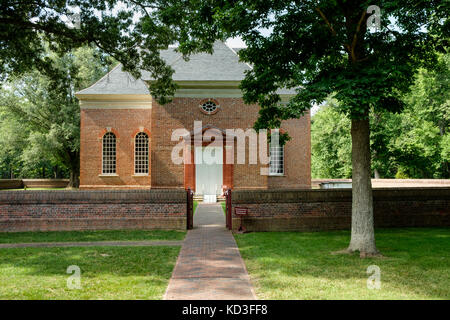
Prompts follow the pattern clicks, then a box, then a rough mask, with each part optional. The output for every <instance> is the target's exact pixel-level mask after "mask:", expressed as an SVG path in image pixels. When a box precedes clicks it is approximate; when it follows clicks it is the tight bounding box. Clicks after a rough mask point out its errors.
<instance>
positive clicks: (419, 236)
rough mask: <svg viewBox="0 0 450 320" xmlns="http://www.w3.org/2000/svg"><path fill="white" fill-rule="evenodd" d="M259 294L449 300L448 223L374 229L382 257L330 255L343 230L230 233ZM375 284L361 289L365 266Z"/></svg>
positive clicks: (344, 237)
mask: <svg viewBox="0 0 450 320" xmlns="http://www.w3.org/2000/svg"><path fill="white" fill-rule="evenodd" d="M235 238H236V240H237V243H238V245H239V249H240V252H241V255H242V257H243V259H244V261H245V263H246V266H247V269H248V272H249V274H250V277H251V279H252V283H253V285H254V286H255V290H256V293H257V296H258V298H260V299H450V228H436V229H413V228H404V229H380V230H377V231H376V238H377V246H378V249H379V250H380V251H381V253H382V254H383V255H384V258H371V259H360V258H359V256H358V255H357V254H355V255H332V254H330V252H333V251H337V250H341V249H344V248H345V247H346V246H347V245H348V241H349V232H347V231H334V232H317V233H301V232H298V233H297V232H267V233H248V234H236V235H235ZM370 265H377V266H379V267H380V270H381V289H380V290H369V289H368V288H367V279H368V277H369V275H368V274H367V267H368V266H370Z"/></svg>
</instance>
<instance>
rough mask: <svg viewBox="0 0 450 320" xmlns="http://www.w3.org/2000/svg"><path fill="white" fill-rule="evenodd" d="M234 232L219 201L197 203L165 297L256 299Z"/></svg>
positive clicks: (170, 298) (178, 298)
mask: <svg viewBox="0 0 450 320" xmlns="http://www.w3.org/2000/svg"><path fill="white" fill-rule="evenodd" d="M255 298H256V297H255V294H254V292H253V288H252V285H251V283H250V279H249V276H248V273H247V270H246V269H245V264H244V261H243V260H242V258H241V255H240V253H239V249H238V247H237V245H236V241H235V240H234V237H233V235H232V234H231V232H230V231H228V230H226V228H225V216H224V214H223V210H222V207H221V206H220V205H218V204H199V206H198V208H197V212H196V214H195V216H194V229H193V230H190V231H188V233H187V236H186V239H185V240H184V243H183V246H182V247H181V252H180V255H179V256H178V260H177V264H176V266H175V269H174V271H173V273H172V278H171V279H170V282H169V286H168V287H167V291H166V293H165V295H164V299H166V300H231V299H249V300H250V299H251V300H252V299H255Z"/></svg>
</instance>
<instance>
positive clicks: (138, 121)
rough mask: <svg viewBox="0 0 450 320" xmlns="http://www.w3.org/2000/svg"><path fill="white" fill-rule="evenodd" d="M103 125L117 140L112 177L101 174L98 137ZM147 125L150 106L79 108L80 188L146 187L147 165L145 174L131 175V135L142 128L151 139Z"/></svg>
mask: <svg viewBox="0 0 450 320" xmlns="http://www.w3.org/2000/svg"><path fill="white" fill-rule="evenodd" d="M107 128H110V129H111V131H112V132H113V133H114V134H116V139H117V140H116V141H117V142H116V155H117V156H116V161H117V162H116V164H117V169H116V173H117V175H116V176H103V175H102V137H103V135H104V134H105V132H106V130H107ZM150 128H151V109H81V127H80V188H81V189H93V188H101V189H113V188H120V189H124V188H132V189H137V188H149V187H150V183H151V167H149V174H148V175H147V176H139V175H135V174H134V138H135V135H136V134H137V133H138V132H139V131H140V130H141V129H143V131H144V132H147V133H148V134H149V139H150V141H151V140H152V136H151V135H150V133H151V130H150ZM149 145H151V142H150V143H149ZM150 152H151V150H149V154H150Z"/></svg>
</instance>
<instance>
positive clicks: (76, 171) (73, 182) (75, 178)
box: [68, 157, 80, 188]
mask: <svg viewBox="0 0 450 320" xmlns="http://www.w3.org/2000/svg"><path fill="white" fill-rule="evenodd" d="M79 186H80V159H79V158H78V157H74V158H72V159H71V162H70V180H69V185H68V187H69V188H78V187H79Z"/></svg>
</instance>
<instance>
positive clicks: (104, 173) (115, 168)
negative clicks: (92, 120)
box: [102, 131, 117, 176]
mask: <svg viewBox="0 0 450 320" xmlns="http://www.w3.org/2000/svg"><path fill="white" fill-rule="evenodd" d="M107 135H108V136H113V137H114V172H105V162H104V160H105V137H106V136H107ZM107 171H111V170H107ZM116 175H117V136H116V135H115V134H114V133H113V132H111V131H108V132H106V133H105V134H104V135H103V137H102V176H116Z"/></svg>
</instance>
